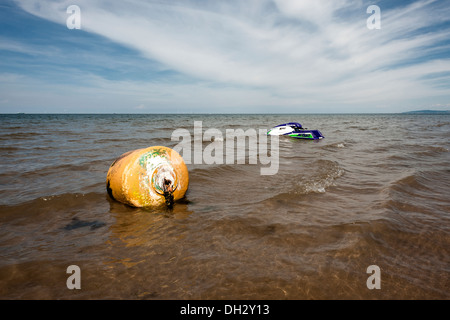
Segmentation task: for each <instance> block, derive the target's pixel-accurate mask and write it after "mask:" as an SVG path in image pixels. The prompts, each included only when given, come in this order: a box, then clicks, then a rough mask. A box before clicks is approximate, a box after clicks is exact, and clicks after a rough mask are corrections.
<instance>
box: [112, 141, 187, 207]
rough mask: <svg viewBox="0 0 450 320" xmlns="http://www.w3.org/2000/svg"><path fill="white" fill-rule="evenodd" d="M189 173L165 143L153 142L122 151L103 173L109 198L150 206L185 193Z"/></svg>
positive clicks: (133, 204) (171, 202)
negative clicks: (106, 171)
mask: <svg viewBox="0 0 450 320" xmlns="http://www.w3.org/2000/svg"><path fill="white" fill-rule="evenodd" d="M188 185H189V174H188V170H187V167H186V164H185V163H184V161H183V158H182V157H181V156H180V155H179V154H178V152H176V151H175V150H172V149H170V148H167V147H163V146H155V147H149V148H144V149H138V150H134V151H129V152H127V153H124V154H123V155H121V156H120V157H119V158H117V159H116V161H114V162H113V163H112V164H111V166H110V168H109V170H108V174H107V176H106V190H107V191H108V194H109V195H110V197H111V198H113V199H115V200H117V201H120V202H122V203H125V204H128V205H130V206H133V207H151V206H157V205H161V204H164V203H166V204H167V205H168V206H169V207H171V206H172V205H173V202H174V201H176V200H178V199H181V198H183V197H184V195H185V193H186V191H187V189H188Z"/></svg>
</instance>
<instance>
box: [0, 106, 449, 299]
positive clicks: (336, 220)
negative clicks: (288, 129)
mask: <svg viewBox="0 0 450 320" xmlns="http://www.w3.org/2000/svg"><path fill="white" fill-rule="evenodd" d="M194 121H202V124H203V131H205V130H207V129H209V128H217V129H219V130H220V131H221V132H223V139H222V140H221V139H217V140H216V141H219V142H223V144H224V145H225V144H226V142H227V137H226V134H225V133H226V130H227V129H243V130H247V129H249V128H254V129H256V130H258V129H260V128H264V129H269V128H270V127H272V126H274V125H277V124H280V123H284V122H290V121H297V122H300V123H302V124H303V125H304V126H305V127H307V128H310V129H319V130H320V131H321V132H322V134H323V135H324V136H325V139H323V140H321V141H318V142H315V141H302V140H295V139H292V138H288V137H281V138H280V139H279V169H278V172H277V173H276V174H275V175H261V171H260V170H261V167H267V166H268V165H263V164H262V163H260V162H258V163H257V164H249V163H248V162H249V161H246V162H245V163H244V164H237V163H232V164H212V165H207V164H188V169H189V178H190V185H189V190H188V192H187V194H186V197H185V199H183V200H181V201H179V202H178V203H176V204H175V206H174V208H173V210H169V209H166V208H156V209H137V208H131V207H127V206H125V205H123V204H121V203H118V202H115V201H113V200H111V199H110V198H109V197H108V195H107V192H106V189H105V178H106V173H107V171H108V168H109V166H110V164H111V163H112V162H113V161H114V160H115V159H116V158H117V157H118V156H120V155H121V154H122V153H124V152H126V151H129V150H134V149H138V148H144V147H148V146H152V145H165V146H168V147H175V145H176V144H177V143H178V142H176V141H172V140H171V135H172V133H173V131H174V130H175V129H180V128H181V129H187V130H189V131H190V132H192V133H193V132H194V131H193V130H194ZM192 137H193V145H194V136H192ZM449 138H450V116H448V115H400V114H399V115H395V114H394V115H393V114H389V115H0V154H1V159H2V161H1V164H0V194H1V198H0V230H1V232H0V257H1V260H0V298H2V299H448V298H450V294H449V290H448V288H449V287H450V258H449V243H450V241H449V240H450V197H449V194H450V193H449V191H450V153H449V149H450V143H449V142H450V139H449ZM202 143H203V148H205V147H207V146H208V145H209V144H210V142H209V141H203V142H202ZM235 148H238V147H237V146H236V147H235ZM235 153H236V154H237V153H238V151H237V150H236V149H235ZM244 160H248V156H247V157H246V158H245V159H244ZM69 265H78V266H79V267H80V269H81V286H82V288H81V290H69V289H68V288H67V287H66V280H67V277H68V276H69V275H68V274H67V273H66V268H67V267H68V266H69ZM370 265H377V266H379V267H380V270H381V289H379V290H377V289H373V290H369V289H368V287H367V285H366V281H367V279H368V277H369V276H370V275H371V274H368V273H367V272H366V270H367V268H368V267H369V266H370Z"/></svg>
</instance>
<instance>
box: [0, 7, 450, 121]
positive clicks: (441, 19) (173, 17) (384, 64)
mask: <svg viewBox="0 0 450 320" xmlns="http://www.w3.org/2000/svg"><path fill="white" fill-rule="evenodd" d="M76 2H77V5H78V6H79V7H80V8H81V14H82V29H83V30H84V31H87V32H89V33H93V34H96V35H99V36H102V37H104V38H107V39H109V40H111V41H112V42H114V43H118V44H121V45H123V46H125V47H127V48H131V49H133V50H136V51H137V52H139V53H140V54H141V55H142V56H143V57H145V58H146V59H147V61H149V62H150V61H152V62H157V63H159V64H160V68H163V69H164V68H165V69H168V70H173V71H174V72H176V73H179V74H181V75H182V78H183V81H185V82H184V83H179V82H177V83H170V82H169V83H167V82H163V83H159V84H157V83H154V82H152V83H147V84H146V83H141V82H136V81H128V80H129V79H128V80H127V81H126V82H125V81H122V82H121V81H107V80H106V79H102V80H101V81H95V83H96V85H97V86H100V87H99V88H100V89H101V88H104V89H105V90H106V91H108V90H110V91H111V92H112V90H119V91H120V92H124V89H119V87H120V86H123V88H128V89H130V90H132V92H134V93H136V91H138V92H139V90H143V91H142V92H141V93H140V94H139V96H140V97H141V99H142V100H146V99H147V100H155V99H156V100H158V101H160V102H162V101H166V102H167V103H176V102H177V100H176V98H174V97H177V98H180V99H181V100H179V104H180V105H181V104H182V103H185V102H186V100H184V101H183V100H182V98H183V97H185V96H186V95H188V91H187V90H185V89H186V88H189V89H190V90H195V92H197V93H198V94H196V95H195V97H192V96H191V99H194V101H197V102H198V103H205V101H207V100H208V99H211V100H212V101H214V99H217V98H218V97H220V98H221V99H225V100H222V102H223V101H226V102H227V103H229V104H230V105H234V106H237V105H242V107H245V105H246V104H247V105H248V106H252V107H255V106H256V105H257V104H258V103H261V104H264V105H267V104H268V103H269V104H273V105H280V106H286V108H287V110H292V111H303V110H304V109H302V108H305V106H317V107H326V108H327V110H330V109H329V107H333V106H335V107H336V108H337V109H336V110H335V111H336V112H339V111H340V110H339V109H338V108H344V107H345V106H348V107H352V108H354V109H352V110H353V111H355V108H360V109H358V110H360V111H375V110H374V108H375V106H380V105H384V106H386V107H387V108H389V107H391V106H394V105H398V104H399V103H401V104H403V105H406V106H408V105H413V104H414V101H415V100H417V99H420V101H421V103H423V101H424V100H425V99H427V98H429V99H430V102H433V103H435V104H436V103H438V102H440V103H447V102H448V100H449V98H450V94H449V93H448V92H450V91H449V89H450V88H449V86H448V85H447V86H442V81H444V82H446V83H447V84H448V83H449V79H450V77H449V75H450V73H449V72H450V59H449V55H448V54H443V52H445V50H443V49H444V48H445V47H446V46H448V39H450V28H449V26H448V22H449V19H450V6H448V5H446V4H445V3H443V2H442V1H440V2H439V1H432V0H431V1H430V0H427V1H416V2H413V3H411V4H409V5H406V6H398V7H395V8H388V9H386V10H385V9H384V8H383V6H382V3H379V5H380V7H381V10H382V28H381V30H369V29H368V28H367V27H366V19H367V18H368V16H369V15H368V14H367V13H366V8H367V6H368V5H369V4H371V3H368V2H364V1H348V0H322V1H317V0H316V1H315V0H302V1H296V0H273V1H271V0H258V1H256V0H251V1H250V0H249V1H237V0H236V1H207V2H206V1H193V0H192V1H189V0H187V1H138V0H127V1H116V2H114V3H113V4H112V3H111V2H107V1H103V0H89V1H88V0H77V1H76ZM17 3H18V4H19V5H20V6H21V8H23V9H24V10H25V11H27V12H29V13H31V14H33V15H35V16H38V17H41V18H44V19H47V20H50V21H53V22H56V23H59V24H61V25H65V23H66V19H67V17H68V14H67V13H66V9H67V7H68V6H69V5H71V4H73V1H72V0H67V1H45V0H18V1H17ZM67 32H68V37H70V32H71V31H69V30H68V31H67ZM4 46H5V45H3V47H4ZM6 46H9V47H10V49H14V48H13V47H14V46H15V47H16V48H17V50H18V51H20V50H25V49H23V48H22V47H21V46H20V44H17V43H16V44H14V43H9V44H8V43H7V44H6ZM0 49H1V48H0ZM30 51H32V49H31V48H30ZM430 57H432V58H430ZM140 63H143V61H140ZM435 74H440V82H439V83H436V81H433V80H432V79H433V75H435ZM96 77H98V79H100V78H102V75H101V74H97V75H96ZM92 79H93V78H92V77H89V78H87V79H86V81H92ZM189 82H191V84H189ZM192 83H195V85H192ZM105 86H106V87H105ZM146 86H147V87H151V88H153V89H155V88H158V90H161V92H165V93H166V94H167V95H166V96H163V95H158V91H152V90H150V91H148V90H146V89H145V88H146ZM193 87H195V88H196V89H193ZM175 90H179V91H177V92H176V91H175ZM114 92H117V91H114ZM150 92H154V94H153V96H152V94H151V93H150ZM230 95H231V96H230ZM156 97H157V98H156ZM436 97H440V99H442V100H441V101H436ZM242 99H244V100H242ZM252 99H253V100H252ZM445 99H447V100H445ZM212 101H211V102H212ZM211 102H210V105H211ZM243 102H245V103H243ZM136 105H138V106H144V105H147V104H145V103H143V102H140V101H135V106H136ZM220 105H222V106H223V105H224V104H223V103H220ZM294 106H295V107H297V108H296V109H289V108H293V107H294ZM242 111H245V109H243V110H242ZM253 111H254V110H253ZM265 111H266V110H265ZM384 111H386V110H384Z"/></svg>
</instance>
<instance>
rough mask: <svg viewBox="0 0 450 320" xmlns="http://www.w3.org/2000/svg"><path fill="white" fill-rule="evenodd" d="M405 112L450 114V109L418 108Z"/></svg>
mask: <svg viewBox="0 0 450 320" xmlns="http://www.w3.org/2000/svg"><path fill="white" fill-rule="evenodd" d="M402 113H403V114H450V110H416V111H407V112H402Z"/></svg>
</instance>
